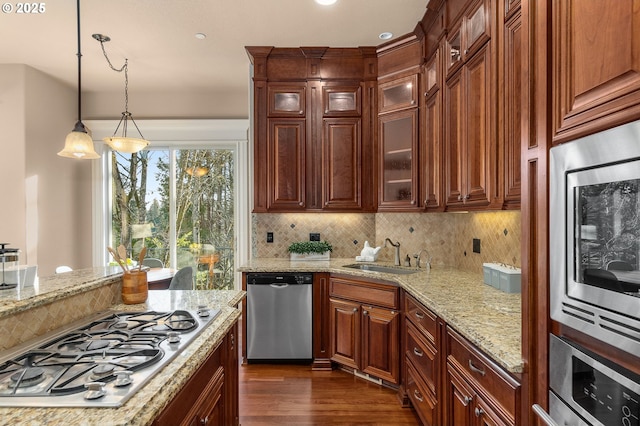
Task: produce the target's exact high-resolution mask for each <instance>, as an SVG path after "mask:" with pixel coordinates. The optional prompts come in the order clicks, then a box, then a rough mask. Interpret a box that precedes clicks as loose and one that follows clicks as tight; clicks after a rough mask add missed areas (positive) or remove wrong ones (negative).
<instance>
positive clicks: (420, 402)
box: [406, 362, 438, 426]
mask: <svg viewBox="0 0 640 426" xmlns="http://www.w3.org/2000/svg"><path fill="white" fill-rule="evenodd" d="M419 377H420V374H419V373H418V372H417V371H416V370H415V369H414V367H413V365H412V364H411V363H410V362H407V380H406V383H407V384H406V387H407V396H408V397H409V399H410V400H411V405H413V408H415V410H416V412H417V413H418V417H420V420H422V422H423V423H424V424H425V425H427V426H436V425H437V424H438V423H437V422H436V419H437V417H438V410H437V407H438V404H437V402H436V397H435V394H433V393H432V392H431V391H430V390H428V388H426V387H425V386H424V385H423V383H422V382H421V380H420V379H419Z"/></svg>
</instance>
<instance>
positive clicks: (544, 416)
mask: <svg viewBox="0 0 640 426" xmlns="http://www.w3.org/2000/svg"><path fill="white" fill-rule="evenodd" d="M531 408H533V412H534V413H536V415H537V416H538V417H539V418H540V420H542V421H543V422H544V424H546V425H547V426H558V423H556V422H554V421H553V419H552V418H551V416H550V415H549V414H548V413H547V412H546V411H544V408H542V407H541V406H540V405H539V404H533V405H532V406H531Z"/></svg>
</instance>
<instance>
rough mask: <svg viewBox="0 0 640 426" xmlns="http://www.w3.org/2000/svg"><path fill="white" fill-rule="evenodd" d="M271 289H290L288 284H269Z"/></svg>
mask: <svg viewBox="0 0 640 426" xmlns="http://www.w3.org/2000/svg"><path fill="white" fill-rule="evenodd" d="M269 287H273V288H277V289H281V288H287V287H289V284H287V283H284V284H279V283H275V284H269Z"/></svg>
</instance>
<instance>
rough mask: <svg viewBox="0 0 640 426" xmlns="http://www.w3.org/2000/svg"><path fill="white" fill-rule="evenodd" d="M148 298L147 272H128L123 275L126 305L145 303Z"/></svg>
mask: <svg viewBox="0 0 640 426" xmlns="http://www.w3.org/2000/svg"><path fill="white" fill-rule="evenodd" d="M148 296H149V285H148V283H147V271H128V272H125V273H124V274H122V301H123V302H124V304H126V305H134V304H136V303H144V302H146V301H147V297H148Z"/></svg>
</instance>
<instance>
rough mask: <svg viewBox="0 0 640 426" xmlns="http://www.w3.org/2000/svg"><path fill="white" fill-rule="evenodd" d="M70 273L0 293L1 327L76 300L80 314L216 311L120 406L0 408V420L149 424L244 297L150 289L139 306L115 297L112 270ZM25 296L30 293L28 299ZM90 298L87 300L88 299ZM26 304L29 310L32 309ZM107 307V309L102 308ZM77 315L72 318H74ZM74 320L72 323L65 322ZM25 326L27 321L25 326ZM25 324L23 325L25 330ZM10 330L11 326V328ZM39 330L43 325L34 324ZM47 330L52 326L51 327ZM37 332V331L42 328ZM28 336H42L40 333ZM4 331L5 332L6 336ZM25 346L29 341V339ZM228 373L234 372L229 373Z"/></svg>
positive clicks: (232, 320) (61, 312)
mask: <svg viewBox="0 0 640 426" xmlns="http://www.w3.org/2000/svg"><path fill="white" fill-rule="evenodd" d="M70 274H72V275H66V274H61V275H60V276H55V277H51V278H50V279H44V280H43V279H41V280H40V282H39V288H36V289H29V290H27V292H24V291H22V292H21V293H20V294H15V293H14V294H13V295H11V294H5V295H3V296H2V308H1V309H0V326H2V327H4V330H3V331H7V332H8V333H19V332H20V330H19V329H16V327H18V324H21V323H22V321H23V320H25V319H26V320H27V321H28V320H29V319H33V318H34V317H33V316H32V315H30V314H33V313H34V312H36V315H41V314H42V312H48V315H49V316H56V315H57V316H62V317H65V319H64V320H62V321H58V322H57V323H56V326H57V327H61V326H63V325H65V324H61V323H62V322H65V321H66V318H72V317H76V316H77V315H70V316H66V314H67V313H68V312H66V311H71V310H74V307H75V306H76V304H77V303H78V302H79V301H82V302H85V303H89V306H86V305H83V306H77V309H75V311H80V312H81V313H82V314H84V312H86V311H87V310H91V311H92V312H91V313H97V312H100V311H104V310H110V311H149V310H153V311H169V310H176V309H183V310H194V311H195V310H197V309H198V307H199V306H202V305H204V306H207V307H209V308H218V309H220V313H219V315H218V316H217V317H216V318H215V319H214V320H212V322H211V323H210V324H209V325H208V326H207V327H205V328H204V329H203V330H202V332H201V333H200V334H199V335H198V336H197V337H196V338H195V339H194V340H193V341H192V342H191V343H190V344H189V345H188V346H186V347H185V348H184V349H183V350H182V351H181V352H180V353H179V354H178V356H176V357H175V359H173V360H172V361H171V362H170V363H168V364H167V365H166V366H165V367H164V368H163V369H162V370H160V371H159V372H158V374H156V375H155V376H153V377H152V378H151V379H150V380H149V381H148V382H147V383H146V384H145V385H144V386H143V387H142V388H141V389H140V390H139V391H137V392H136V393H135V394H134V395H133V396H131V398H130V399H128V400H127V401H126V402H125V403H124V404H123V405H122V406H121V407H118V408H62V407H61V408H24V407H2V408H0V418H2V422H3V423H5V424H13V425H31V424H38V425H46V424H51V425H54V424H56V425H57V424H69V425H98V424H100V425H150V424H153V422H154V420H155V419H156V418H157V417H158V415H159V414H160V413H161V412H162V410H163V409H164V408H165V407H167V406H168V405H169V403H170V402H171V401H172V400H173V398H174V397H175V396H176V395H177V394H178V393H179V391H180V390H181V389H182V388H183V387H184V386H185V384H187V383H188V381H189V379H190V378H191V376H193V374H194V373H195V372H196V371H197V370H198V368H199V367H200V366H201V365H202V364H203V363H204V362H205V361H206V360H207V358H208V357H209V355H210V354H211V353H212V352H213V351H214V350H215V349H216V348H217V347H218V346H219V345H220V343H221V342H222V340H223V339H224V338H225V336H226V335H227V333H228V332H229V331H230V330H231V329H232V328H233V327H234V325H235V324H236V322H237V320H238V318H239V317H240V311H239V310H238V309H237V308H236V307H237V305H238V304H239V303H240V302H241V301H242V299H243V298H244V292H241V291H233V290H228V291H218V290H211V291H202V290H198V291H150V292H149V297H148V300H147V301H146V302H145V303H142V304H136V305H124V304H122V303H121V301H120V298H119V288H120V281H121V277H120V275H121V274H119V273H118V272H117V271H112V270H111V268H94V269H90V270H85V271H74V272H73V273H70ZM26 294H29V296H28V297H27V296H26ZM87 298H88V299H87ZM30 306H32V307H33V308H31V309H30ZM105 307H106V308H107V309H105ZM77 319H78V318H73V320H74V321H75V320H77ZM69 322H73V321H68V322H67V323H69ZM23 325H24V326H25V327H28V325H29V324H28V323H26V324H23ZM25 327H23V328H25ZM11 328H12V329H11ZM18 328H19V327H18ZM36 328H37V329H41V327H39V326H38V327H36ZM49 328H50V327H49ZM40 331H41V330H40ZM30 334H33V335H35V337H37V336H38V335H44V334H46V332H45V333H40V334H39V331H31V332H30ZM5 335H6V334H5ZM27 345H28V343H27ZM230 376H232V375H230Z"/></svg>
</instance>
